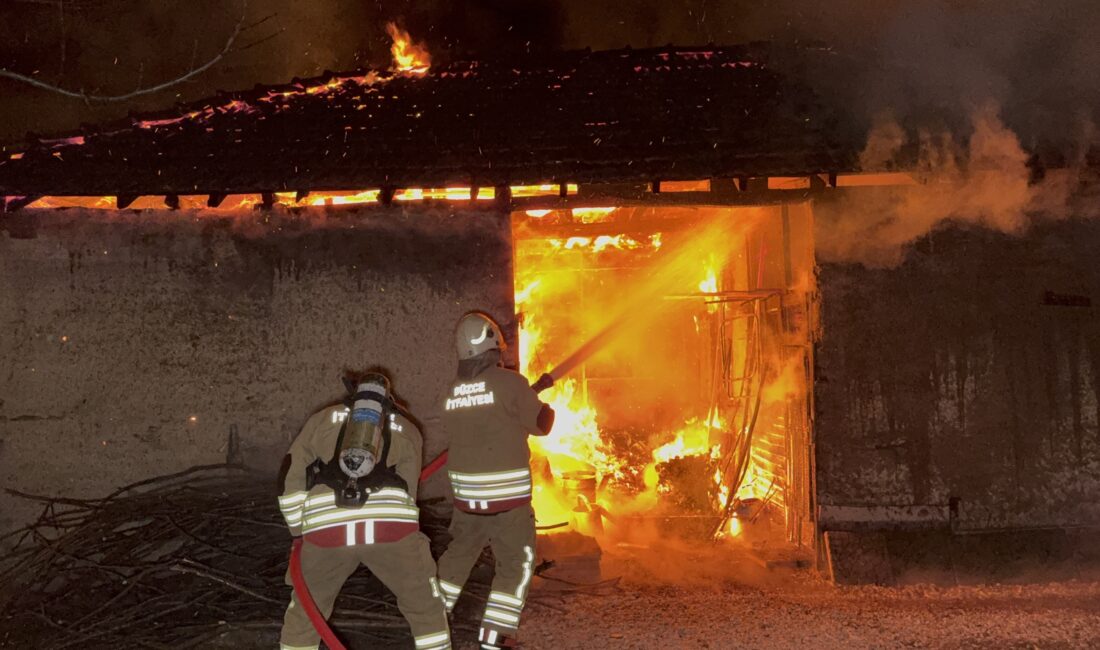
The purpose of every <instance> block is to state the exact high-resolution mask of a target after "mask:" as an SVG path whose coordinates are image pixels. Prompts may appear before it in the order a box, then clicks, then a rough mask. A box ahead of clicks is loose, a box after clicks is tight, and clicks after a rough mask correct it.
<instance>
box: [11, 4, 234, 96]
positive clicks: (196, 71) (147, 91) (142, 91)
mask: <svg viewBox="0 0 1100 650" xmlns="http://www.w3.org/2000/svg"><path fill="white" fill-rule="evenodd" d="M247 13H248V0H242V1H241V18H240V20H238V21H237V24H236V25H235V26H234V27H233V33H232V34H230V35H229V38H228V39H227V40H226V41H225V47H223V48H222V50H221V52H218V54H217V55H216V56H214V58H212V59H210V60H209V61H207V62H206V63H204V64H202V65H201V66H199V67H197V68H196V67H194V66H192V67H191V69H190V70H189V71H188V72H187V73H186V74H184V75H182V76H179V77H176V78H175V79H171V80H169V81H166V82H164V83H161V84H157V85H155V86H149V87H148V88H139V89H138V90H135V91H134V92H131V93H126V94H124V95H89V94H87V93H85V92H83V91H81V92H77V91H73V90H68V89H66V88H61V87H59V86H54V85H51V84H48V83H44V82H42V81H39V80H38V79H35V78H34V77H28V76H27V75H24V74H19V73H18V72H12V71H11V70H8V69H6V68H0V77H3V78H7V79H12V80H14V81H19V82H22V83H25V84H27V85H29V86H33V87H35V88H38V89H41V90H47V91H50V92H53V93H57V94H59V95H63V96H65V97H71V98H73V99H82V100H84V101H85V102H103V103H109V102H124V101H127V100H130V99H134V98H136V97H141V96H144V95H151V94H153V93H158V92H160V91H162V90H167V89H168V88H171V87H173V86H177V85H179V84H181V83H184V82H186V81H189V80H191V79H193V78H195V77H197V76H198V75H200V74H202V73H203V72H206V71H207V70H209V69H210V68H211V67H213V66H214V65H215V64H216V63H217V62H218V61H221V60H222V59H223V58H224V57H225V56H226V55H227V54H229V53H230V51H232V49H233V44H234V43H236V42H237V37H238V36H240V35H241V32H242V31H243V27H244V19H245V16H246V14H247Z"/></svg>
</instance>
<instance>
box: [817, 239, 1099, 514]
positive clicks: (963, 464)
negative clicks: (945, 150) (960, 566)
mask: <svg viewBox="0 0 1100 650" xmlns="http://www.w3.org/2000/svg"><path fill="white" fill-rule="evenodd" d="M1098 251H1100V223H1096V222H1089V221H1069V222H1061V223H1054V224H1046V225H1043V226H1039V227H1036V228H1034V229H1033V230H1032V231H1030V232H1029V233H1027V234H1025V235H1023V236H1020V237H1013V236H1009V235H1003V234H996V233H992V232H989V231H985V230H980V229H963V228H959V227H951V228H944V229H940V230H938V231H936V232H934V233H933V234H931V235H929V236H928V237H926V238H925V239H923V240H921V241H920V242H918V243H917V244H916V245H915V246H913V247H912V248H911V249H910V250H909V252H908V253H907V256H906V258H905V261H904V263H903V264H902V265H901V266H899V267H898V268H896V269H885V270H870V269H867V268H865V267H863V266H860V265H841V264H826V265H823V266H822V267H821V268H820V275H819V289H820V296H821V309H822V312H821V313H822V325H823V331H822V339H821V341H820V343H819V345H818V348H817V370H816V386H815V412H816V413H815V420H816V421H815V431H816V458H817V488H818V500H819V503H820V504H822V505H830V504H832V505H906V504H941V505H946V504H947V503H948V500H949V499H950V498H951V497H958V498H959V499H961V502H960V506H961V508H960V512H959V523H960V525H961V526H962V527H964V528H996V527H1012V526H1035V525H1067V524H1076V523H1090V522H1091V523H1100V428H1098V415H1100V411H1098V409H1100V399H1098V398H1100V320H1098V318H1097V308H1098V307H1100V262H1098V259H1100V258H1098V256H1097V255H1098Z"/></svg>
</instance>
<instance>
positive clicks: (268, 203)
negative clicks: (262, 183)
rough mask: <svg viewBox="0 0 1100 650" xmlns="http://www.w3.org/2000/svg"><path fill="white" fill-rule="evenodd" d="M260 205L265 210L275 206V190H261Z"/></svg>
mask: <svg viewBox="0 0 1100 650" xmlns="http://www.w3.org/2000/svg"><path fill="white" fill-rule="evenodd" d="M260 207H261V208H262V209H264V210H270V209H271V208H273V207H275V193H274V192H261V193H260Z"/></svg>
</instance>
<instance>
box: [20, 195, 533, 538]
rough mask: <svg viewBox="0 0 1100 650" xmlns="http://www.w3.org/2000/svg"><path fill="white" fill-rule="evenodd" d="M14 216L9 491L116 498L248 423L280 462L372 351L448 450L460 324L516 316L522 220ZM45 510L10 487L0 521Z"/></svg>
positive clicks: (254, 444) (253, 457)
mask: <svg viewBox="0 0 1100 650" xmlns="http://www.w3.org/2000/svg"><path fill="white" fill-rule="evenodd" d="M0 227H3V229H4V231H3V232H0V322H2V323H3V327H2V330H0V368H2V369H3V370H2V372H0V487H12V488H17V489H21V490H25V491H28V492H36V493H44V494H52V495H58V494H63V495H82V496H85V495H86V496H93V495H100V494H103V493H104V492H106V491H109V490H110V489H111V488H113V487H116V486H118V485H121V484H124V483H128V482H130V481H133V480H137V479H140V478H143V477H147V476H153V475H157V474H161V473H165V472H169V471H175V470H179V469H183V468H185V467H187V466H190V465H194V464H202V463H213V462H220V461H222V460H224V459H225V456H226V443H227V439H228V434H229V431H230V429H231V427H236V428H237V430H238V431H239V434H240V437H241V441H242V446H243V450H244V452H245V455H246V460H247V461H248V462H249V463H250V464H253V465H256V466H258V467H261V468H265V469H269V470H271V472H272V475H274V473H275V470H276V469H277V468H278V464H279V460H280V458H281V455H282V453H283V452H284V451H285V449H286V446H287V444H288V441H289V440H290V438H291V437H292V436H293V434H294V433H296V431H297V429H298V427H299V426H300V425H301V423H302V422H303V421H304V420H305V418H306V417H307V416H308V415H309V413H310V412H311V411H312V410H314V409H316V408H317V407H318V406H320V405H323V404H324V403H326V402H328V401H330V400H332V399H335V398H338V397H339V396H340V394H341V391H342V387H341V384H340V382H339V376H340V373H341V370H342V369H343V368H345V367H352V368H356V367H359V368H361V367H364V366H366V365H370V364H375V363H377V364H382V365H383V366H386V367H388V368H389V369H391V371H392V373H393V376H394V384H395V389H396V391H397V393H398V395H399V396H400V397H402V398H403V399H405V400H407V401H408V403H409V404H410V406H411V407H412V410H413V412H414V414H415V415H417V416H418V417H419V418H421V419H422V420H423V421H424V423H425V437H426V439H427V440H426V445H425V447H426V451H427V453H428V454H434V453H435V452H437V451H439V450H440V449H442V448H443V447H445V445H446V443H445V441H443V440H441V439H440V438H439V434H438V432H436V431H433V427H432V424H433V420H434V419H435V417H436V413H435V410H436V404H437V403H439V400H438V396H439V394H440V391H441V390H442V388H443V385H444V384H445V383H447V382H449V381H450V379H451V377H453V371H454V366H455V360H454V353H453V343H452V334H451V332H452V327H453V325H454V322H455V321H456V319H457V318H458V316H460V315H461V314H462V313H463V312H466V311H468V310H470V309H475V308H478V309H487V310H489V311H490V312H492V313H494V314H496V315H498V317H499V318H501V319H502V320H504V321H506V322H505V325H506V329H509V330H511V329H512V327H511V326H510V325H511V324H510V323H508V322H507V321H509V320H510V319H511V314H512V311H513V308H512V278H511V244H510V231H509V228H508V218H507V216H506V215H500V214H495V213H487V212H469V213H454V212H452V211H448V210H446V209H442V208H435V209H430V208H424V207H416V208H408V209H401V208H393V209H389V210H381V209H377V208H376V209H372V210H351V211H348V210H340V211H329V212H325V211H324V210H321V209H311V210H310V211H306V212H301V213H294V214H291V213H287V212H283V211H280V210H276V211H275V212H272V213H262V212H248V213H242V214H236V215H233V216H228V217H227V216H225V215H223V214H213V213H202V212H197V213H196V212H186V211H177V212H169V211H143V212H122V213H113V212H95V211H84V210H63V211H42V212H38V213H36V214H32V213H29V212H25V213H20V214H17V215H5V216H4V218H3V219H0ZM192 418H193V420H192ZM33 509H34V508H32V507H30V506H29V505H28V504H26V503H25V502H23V501H21V500H15V499H13V498H12V497H10V496H8V495H7V494H0V529H5V528H9V527H11V526H13V525H15V524H17V523H19V522H21V521H24V520H25V519H26V517H27V516H28V515H29V514H30V512H31V511H32V510H33Z"/></svg>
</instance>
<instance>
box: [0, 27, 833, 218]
mask: <svg viewBox="0 0 1100 650" xmlns="http://www.w3.org/2000/svg"><path fill="white" fill-rule="evenodd" d="M767 54H768V52H767V49H766V48H765V47H762V46H744V47H708V48H704V49H678V48H660V49H648V50H629V49H628V50H615V51H606V52H568V53H564V54H559V55H555V56H553V57H551V58H541V59H538V60H535V59H530V60H524V61H521V62H457V63H452V64H449V65H443V66H438V67H434V68H433V69H432V70H431V72H429V73H428V74H427V75H424V76H404V75H401V74H389V73H377V72H359V73H354V74H344V75H331V74H330V75H327V76H325V77H322V78H317V79H311V80H295V81H294V82H293V83H291V84H289V85H286V86H268V87H257V88H255V89H254V90H252V91H249V92H242V93H232V94H220V95H218V96H217V97H214V98H212V99H208V100H205V101H202V102H198V103H196V104H192V105H189V106H185V107H180V108H177V109H175V110H172V111H168V112H164V113H159V114H156V115H145V116H135V117H131V118H130V119H128V120H126V121H124V122H122V123H116V124H113V125H108V126H106V127H103V128H97V129H86V130H85V131H84V132H82V133H80V134H71V135H69V136H68V137H63V138H56V139H53V140H39V141H38V142H37V143H36V144H35V145H33V146H32V147H31V148H30V149H28V150H26V151H24V152H20V153H16V154H14V155H12V156H10V157H5V158H4V159H2V160H0V195H8V196H42V195H130V196H134V195H152V194H163V195H172V194H175V195H187V194H211V195H215V194H223V195H224V194H233V193H249V192H275V191H300V192H305V191H310V190H359V189H364V188H401V187H442V186H446V185H456V184H457V185H463V186H472V187H490V186H503V185H510V184H523V183H538V182H551V183H564V182H567V181H568V182H574V183H625V182H648V181H653V180H660V179H666V180H673V179H704V178H733V177H748V176H769V175H772V176H775V175H808V174H817V173H827V172H835V171H837V170H838V169H848V168H851V167H852V165H851V159H850V156H849V155H848V154H847V153H841V152H840V151H839V149H838V148H837V147H836V146H835V145H834V144H832V143H831V141H830V137H829V135H828V125H827V118H826V116H825V114H824V112H823V111H822V110H821V109H820V107H819V106H818V104H817V102H816V101H815V98H814V97H813V95H812V93H810V92H809V91H808V90H807V89H806V88H804V87H802V86H800V85H798V84H795V83H792V82H790V81H788V80H786V79H784V78H783V77H782V76H781V75H780V74H778V73H777V72H776V71H775V70H773V69H772V68H771V67H769V65H768V63H767Z"/></svg>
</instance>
